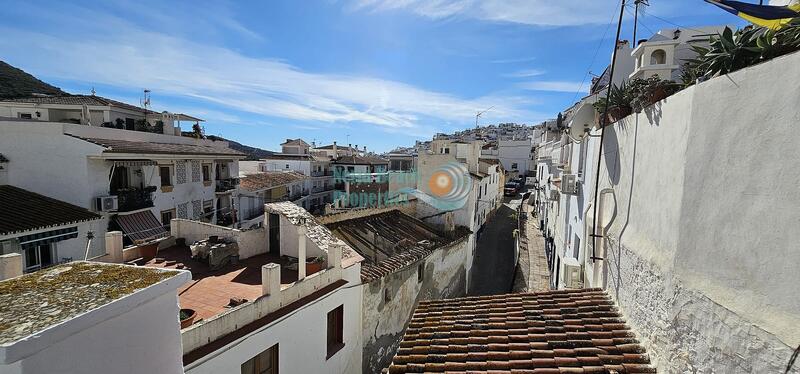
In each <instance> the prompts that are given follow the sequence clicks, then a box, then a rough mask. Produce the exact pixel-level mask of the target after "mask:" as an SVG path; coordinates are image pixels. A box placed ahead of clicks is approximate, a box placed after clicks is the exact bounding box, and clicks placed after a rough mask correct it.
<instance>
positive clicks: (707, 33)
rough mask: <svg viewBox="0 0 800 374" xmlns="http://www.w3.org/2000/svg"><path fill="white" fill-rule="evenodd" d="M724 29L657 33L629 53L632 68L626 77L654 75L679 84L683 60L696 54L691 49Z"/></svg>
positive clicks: (706, 44)
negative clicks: (632, 62)
mask: <svg viewBox="0 0 800 374" xmlns="http://www.w3.org/2000/svg"><path fill="white" fill-rule="evenodd" d="M724 29H725V26H706V27H698V28H692V29H664V30H661V31H659V32H658V33H657V34H655V35H653V36H652V37H650V39H647V40H643V41H642V42H641V43H639V45H637V46H636V48H634V49H633V51H631V52H630V55H631V56H632V57H633V59H634V61H636V65H635V68H634V70H633V72H632V73H630V75H627V77H629V78H630V79H634V78H649V77H652V76H654V75H658V76H659V77H660V78H661V79H670V80H674V81H680V74H681V66H683V64H684V63H685V62H684V61H685V60H688V59H691V58H693V57H694V56H695V55H696V53H695V52H694V51H693V50H692V46H701V47H705V46H708V43H709V39H710V38H711V37H712V36H715V35H717V34H719V33H721V32H722V31H723V30H724ZM621 76H626V75H621Z"/></svg>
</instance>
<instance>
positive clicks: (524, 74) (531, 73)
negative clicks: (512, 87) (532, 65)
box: [504, 69, 546, 78]
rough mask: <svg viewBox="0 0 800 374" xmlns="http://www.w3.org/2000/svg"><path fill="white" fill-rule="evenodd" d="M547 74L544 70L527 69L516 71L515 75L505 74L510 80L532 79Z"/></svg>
mask: <svg viewBox="0 0 800 374" xmlns="http://www.w3.org/2000/svg"><path fill="white" fill-rule="evenodd" d="M545 73H546V72H545V71H544V70H539V69H525V70H519V71H515V72H513V73H508V74H505V75H504V76H506V77H509V78H530V77H538V76H540V75H544V74H545Z"/></svg>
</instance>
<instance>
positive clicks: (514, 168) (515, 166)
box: [511, 162, 517, 170]
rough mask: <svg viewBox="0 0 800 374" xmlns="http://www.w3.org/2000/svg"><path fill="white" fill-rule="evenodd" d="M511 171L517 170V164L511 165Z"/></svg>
mask: <svg viewBox="0 0 800 374" xmlns="http://www.w3.org/2000/svg"><path fill="white" fill-rule="evenodd" d="M511 170H517V163H516V162H515V163H513V164H511Z"/></svg>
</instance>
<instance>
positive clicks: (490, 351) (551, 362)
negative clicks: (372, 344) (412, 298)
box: [389, 289, 656, 374]
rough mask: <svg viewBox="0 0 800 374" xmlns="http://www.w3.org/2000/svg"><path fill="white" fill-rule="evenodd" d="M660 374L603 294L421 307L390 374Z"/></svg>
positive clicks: (521, 297) (571, 292)
mask: <svg viewBox="0 0 800 374" xmlns="http://www.w3.org/2000/svg"><path fill="white" fill-rule="evenodd" d="M447 371H453V372H468V371H482V372H492V371H498V372H506V373H508V372H512V373H537V374H539V373H559V374H561V373H612V372H614V371H616V372H618V373H655V372H656V371H655V368H653V367H652V366H651V365H650V360H649V358H648V356H647V354H646V353H645V350H644V348H643V347H642V346H641V345H639V344H638V342H637V341H636V339H635V337H634V334H633V332H631V330H630V329H629V328H628V327H627V326H626V325H625V323H624V320H623V318H622V316H621V315H620V314H619V312H618V310H617V308H616V307H615V306H614V303H613V302H612V301H611V300H610V299H609V297H608V296H607V295H606V294H605V292H604V291H602V290H599V289H587V290H560V291H549V292H543V293H534V294H511V295H497V296H481V297H466V298H461V299H453V300H439V301H421V302H420V304H419V306H418V307H417V310H416V311H415V313H414V316H413V317H412V319H411V321H410V322H409V324H408V328H407V330H406V333H405V337H404V338H403V340H402V341H401V342H400V348H399V349H398V351H397V355H396V356H395V358H394V361H393V363H392V365H391V366H390V367H389V373H413V372H447Z"/></svg>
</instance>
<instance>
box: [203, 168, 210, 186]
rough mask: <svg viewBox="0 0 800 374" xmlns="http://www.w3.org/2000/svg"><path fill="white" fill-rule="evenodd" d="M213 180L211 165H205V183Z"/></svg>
mask: <svg viewBox="0 0 800 374" xmlns="http://www.w3.org/2000/svg"><path fill="white" fill-rule="evenodd" d="M210 180H211V165H209V164H203V182H208V181H210Z"/></svg>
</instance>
